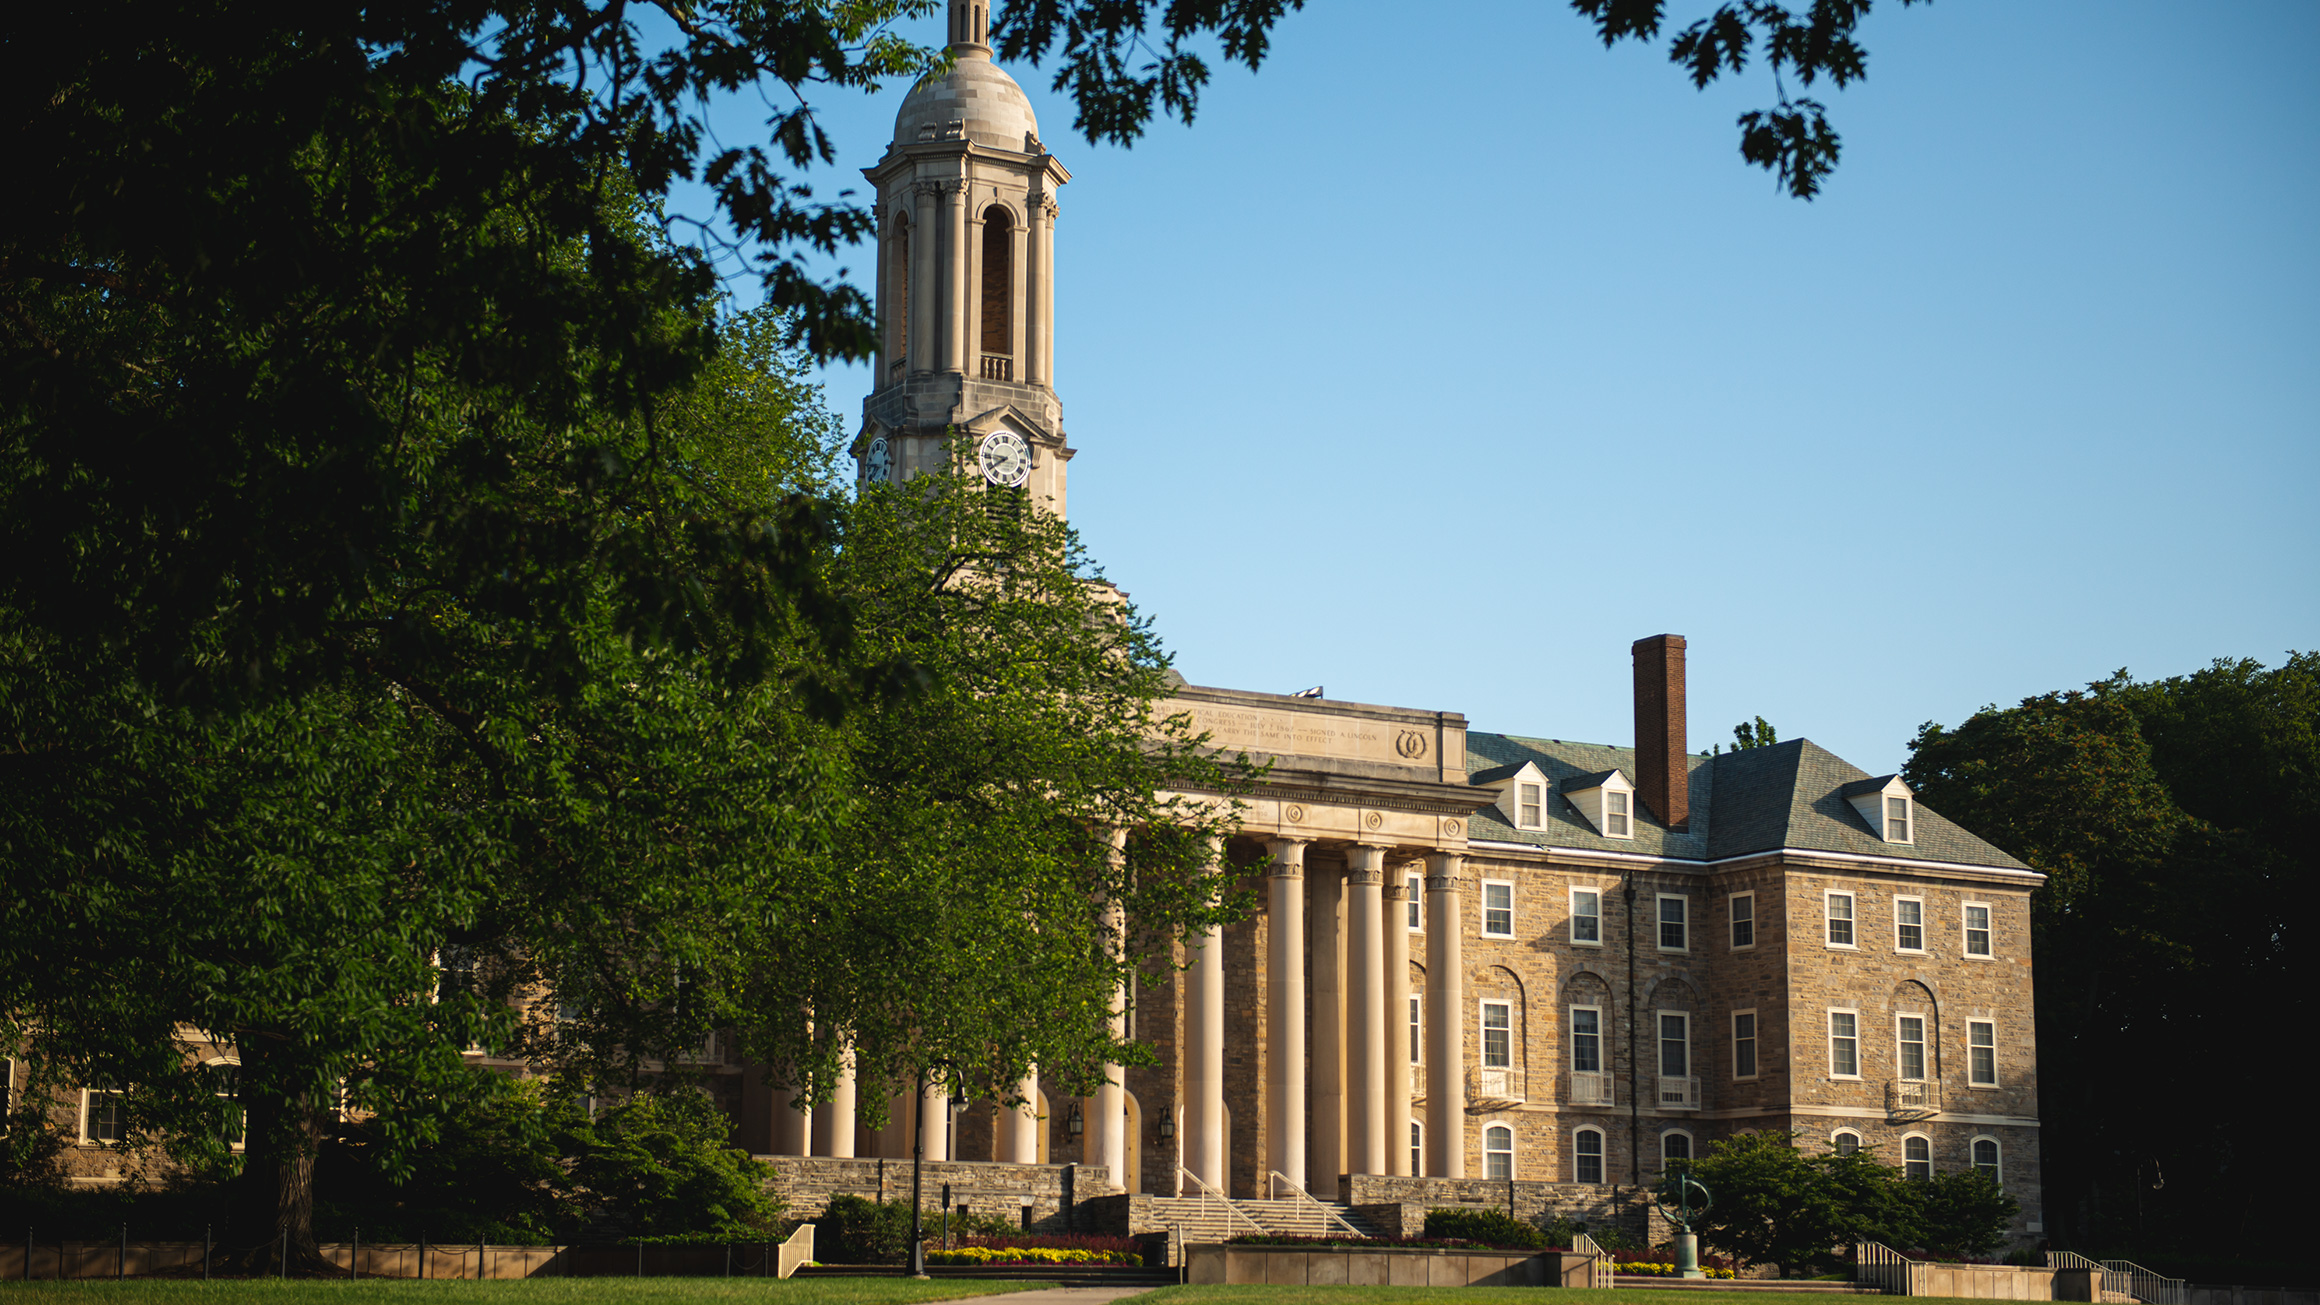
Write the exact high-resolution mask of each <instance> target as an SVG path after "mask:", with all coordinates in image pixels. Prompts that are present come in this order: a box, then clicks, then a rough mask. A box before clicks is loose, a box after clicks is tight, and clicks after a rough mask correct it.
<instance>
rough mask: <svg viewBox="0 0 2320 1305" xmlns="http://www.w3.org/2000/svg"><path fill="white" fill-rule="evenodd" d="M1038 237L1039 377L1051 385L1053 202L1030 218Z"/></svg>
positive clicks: (1053, 316)
mask: <svg viewBox="0 0 2320 1305" xmlns="http://www.w3.org/2000/svg"><path fill="white" fill-rule="evenodd" d="M1034 220H1035V221H1037V222H1038V224H1039V227H1040V232H1041V234H1040V239H1039V346H1038V347H1039V379H1040V381H1041V382H1042V383H1044V384H1045V385H1046V386H1047V387H1048V388H1049V389H1053V388H1055V201H1054V200H1052V199H1050V200H1047V201H1046V202H1045V203H1043V204H1042V205H1041V206H1040V209H1039V216H1038V217H1037V218H1036V219H1034Z"/></svg>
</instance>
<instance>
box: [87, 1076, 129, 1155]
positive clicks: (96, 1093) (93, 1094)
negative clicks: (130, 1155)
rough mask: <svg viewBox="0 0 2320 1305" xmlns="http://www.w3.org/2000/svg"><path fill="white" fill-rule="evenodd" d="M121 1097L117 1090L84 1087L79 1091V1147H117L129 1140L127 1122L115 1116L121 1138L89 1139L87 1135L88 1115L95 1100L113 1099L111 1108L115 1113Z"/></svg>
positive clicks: (118, 1107)
mask: <svg viewBox="0 0 2320 1305" xmlns="http://www.w3.org/2000/svg"><path fill="white" fill-rule="evenodd" d="M121 1095H122V1094H121V1090H120V1089H119V1088H92V1087H85V1088H82V1089H81V1145H83V1146H119V1145H121V1144H122V1143H124V1142H126V1141H128V1140H129V1121H127V1120H125V1119H121V1118H119V1116H118V1115H116V1116H115V1120H116V1122H118V1123H119V1125H120V1128H121V1136H119V1137H91V1136H90V1135H89V1115H90V1114H91V1113H93V1111H94V1109H95V1107H96V1103H97V1098H98V1097H111V1098H113V1108H114V1109H115V1110H116V1111H117V1110H119V1109H120V1101H121Z"/></svg>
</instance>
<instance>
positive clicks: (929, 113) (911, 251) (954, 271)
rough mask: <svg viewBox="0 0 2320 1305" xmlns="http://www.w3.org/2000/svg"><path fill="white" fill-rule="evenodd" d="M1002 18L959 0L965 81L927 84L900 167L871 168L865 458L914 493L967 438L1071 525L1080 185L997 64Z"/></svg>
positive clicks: (894, 162)
mask: <svg viewBox="0 0 2320 1305" xmlns="http://www.w3.org/2000/svg"><path fill="white" fill-rule="evenodd" d="M990 14H991V7H990V4H989V0H950V45H949V49H950V54H951V58H952V66H951V69H950V71H948V72H946V73H940V74H935V75H932V76H929V77H927V78H925V79H923V80H921V81H920V82H919V83H918V84H917V85H916V86H914V87H912V88H911V90H910V94H909V95H908V96H907V97H906V98H905V99H904V100H903V102H902V111H901V112H900V113H899V114H897V115H896V116H895V120H894V140H893V142H892V143H891V144H889V145H888V146H887V147H886V154H885V157H883V158H881V159H880V160H879V161H878V163H877V165H876V166H874V167H869V168H865V169H863V171H862V175H863V176H865V177H867V178H869V180H870V183H871V185H872V186H874V187H875V188H876V189H877V195H878V207H877V218H878V267H877V301H878V322H879V347H878V358H877V362H876V364H875V366H876V372H875V373H874V376H875V380H874V381H873V383H872V389H871V392H870V396H869V397H868V398H867V399H865V400H864V401H863V403H862V431H861V434H860V435H859V436H858V437H857V438H856V440H855V442H854V456H855V459H856V465H857V467H858V468H859V474H860V475H861V476H862V478H863V479H865V480H877V479H892V480H894V481H896V482H903V481H907V480H909V479H910V478H911V477H912V476H915V475H918V474H920V473H922V472H925V471H928V470H932V469H934V468H937V467H939V466H941V465H942V459H943V457H944V441H945V440H946V439H955V440H956V444H955V445H954V451H955V452H956V453H958V454H959V455H962V456H963V457H964V458H965V460H966V463H967V466H968V468H969V469H975V468H978V467H979V468H980V469H981V470H982V471H983V472H984V473H985V474H986V476H987V477H988V478H989V479H990V481H991V485H992V486H993V487H995V488H1005V489H1008V490H1010V491H1011V492H1014V491H1015V488H1016V487H1015V486H1013V485H1010V484H1008V482H1009V481H1018V483H1019V485H1020V491H1019V492H1021V493H1023V494H1024V495H1025V496H1026V498H1027V499H1028V500H1029V501H1030V502H1031V503H1032V504H1034V505H1036V506H1038V507H1040V508H1042V509H1043V510H1045V511H1048V512H1052V513H1054V514H1055V515H1057V516H1062V515H1063V513H1064V464H1065V463H1066V462H1068V461H1069V460H1070V459H1071V455H1072V449H1071V446H1070V445H1069V444H1068V443H1067V442H1066V440H1065V437H1064V431H1063V408H1062V405H1061V404H1060V403H1059V402H1058V401H1057V399H1056V397H1055V351H1054V339H1055V326H1054V323H1055V289H1054V284H1055V217H1056V212H1057V210H1056V204H1055V191H1056V188H1057V187H1059V186H1061V185H1063V184H1064V183H1065V182H1067V181H1069V180H1070V179H1071V174H1070V173H1069V172H1067V171H1065V170H1064V167H1063V165H1062V164H1060V163H1058V162H1056V161H1055V159H1054V157H1053V156H1051V155H1050V154H1048V153H1047V150H1046V147H1045V146H1044V145H1042V144H1041V143H1040V140H1039V124H1038V122H1037V121H1036V120H1035V119H1034V118H1033V117H1032V113H1031V101H1030V100H1029V99H1028V98H1027V97H1025V95H1024V94H1023V89H1022V88H1021V87H1020V86H1017V85H1016V84H1015V80H1014V79H1013V78H1012V77H1009V76H1008V75H1007V74H1006V73H1005V72H1003V71H1001V70H1000V68H999V66H998V65H997V64H995V63H993V62H992V61H991V47H990V45H989V39H990ZM954 428H955V430H956V431H957V436H955V437H954V436H952V435H951V432H952V431H953V430H954ZM1010 436H1012V438H1011V439H1010V438H1009V437H1010ZM1017 441H1020V443H1017ZM960 445H963V447H958V446H960ZM978 453H980V454H981V455H982V456H981V457H980V458H978ZM1025 454H1028V468H1027V469H1026V468H1024V467H1023V466H1022V463H1023V462H1024V460H1025V458H1024V455H1025ZM1018 478H1019V479H1018Z"/></svg>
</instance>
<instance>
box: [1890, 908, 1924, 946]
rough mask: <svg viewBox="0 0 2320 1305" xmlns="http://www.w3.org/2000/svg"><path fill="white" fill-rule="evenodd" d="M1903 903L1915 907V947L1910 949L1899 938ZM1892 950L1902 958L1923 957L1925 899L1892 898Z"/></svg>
mask: <svg viewBox="0 0 2320 1305" xmlns="http://www.w3.org/2000/svg"><path fill="white" fill-rule="evenodd" d="M1904 903H1907V904H1913V905H1915V906H1916V907H1917V945H1916V946H1915V947H1912V946H1910V945H1909V944H1908V943H1907V942H1905V941H1903V940H1902V937H1901V930H1902V927H1903V926H1902V921H1901V916H1902V910H1901V908H1902V906H1903V904H1904ZM1893 950H1894V951H1896V952H1898V953H1900V954H1901V955H1903V956H1923V955H1925V899H1924V898H1922V897H1896V898H1894V899H1893Z"/></svg>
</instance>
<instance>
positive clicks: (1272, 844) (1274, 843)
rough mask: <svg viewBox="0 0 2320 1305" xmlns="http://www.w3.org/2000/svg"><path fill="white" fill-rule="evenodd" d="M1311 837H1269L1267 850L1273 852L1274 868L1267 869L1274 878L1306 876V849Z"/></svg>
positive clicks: (1299, 877)
mask: <svg viewBox="0 0 2320 1305" xmlns="http://www.w3.org/2000/svg"><path fill="white" fill-rule="evenodd" d="M1312 842H1313V840H1312V839H1310V838H1269V839H1266V840H1265V850H1266V851H1268V852H1270V853H1272V854H1273V866H1272V869H1270V870H1268V871H1266V874H1267V876H1268V877H1270V878H1274V879H1302V878H1304V877H1305V849H1306V848H1307V847H1308V846H1310V845H1311V844H1312Z"/></svg>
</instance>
